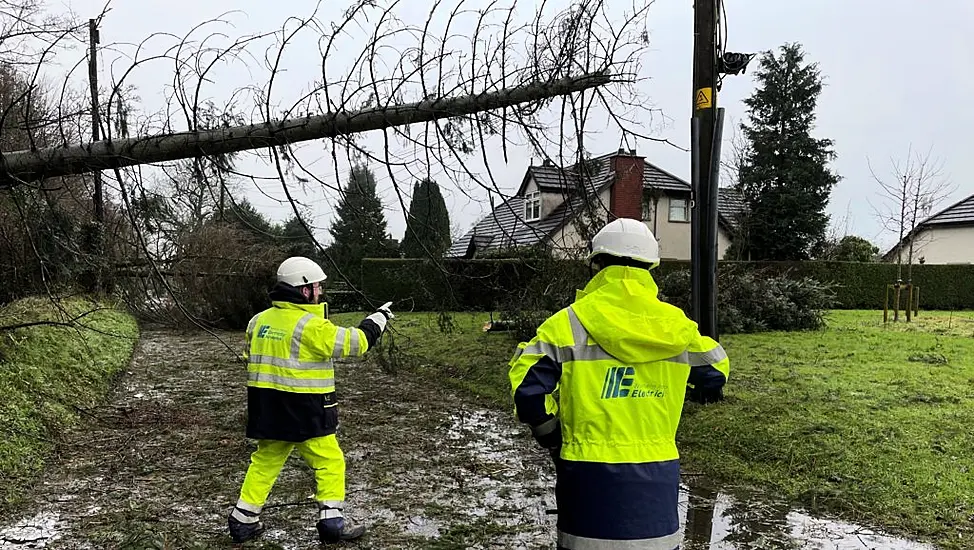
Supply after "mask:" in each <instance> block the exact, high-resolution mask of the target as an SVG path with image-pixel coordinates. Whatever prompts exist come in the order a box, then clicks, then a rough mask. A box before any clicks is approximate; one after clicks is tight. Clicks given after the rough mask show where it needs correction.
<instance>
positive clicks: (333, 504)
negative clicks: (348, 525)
mask: <svg viewBox="0 0 974 550" xmlns="http://www.w3.org/2000/svg"><path fill="white" fill-rule="evenodd" d="M318 507H319V508H336V509H339V510H341V509H342V508H344V507H345V501H344V500H319V501H318Z"/></svg>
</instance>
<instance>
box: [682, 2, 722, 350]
mask: <svg viewBox="0 0 974 550" xmlns="http://www.w3.org/2000/svg"><path fill="white" fill-rule="evenodd" d="M718 2H719V0H695V2H694V4H693V117H692V118H691V121H690V140H691V141H690V147H691V168H690V172H691V177H690V179H691V185H692V193H693V209H692V214H691V226H690V240H691V245H690V246H691V249H692V250H691V253H690V257H691V271H690V285H691V299H692V310H693V311H692V314H693V318H694V320H695V321H696V322H697V324H698V325H699V326H700V332H701V334H704V335H707V336H710V337H711V338H714V339H717V337H718V334H717V177H716V175H717V174H718V173H719V170H716V169H715V166H718V167H719V165H720V149H719V148H720V132H719V126H720V122H721V121H720V120H719V118H720V117H719V116H718V112H717V70H718V69H717V63H718V51H717V9H718ZM715 145H716V150H715Z"/></svg>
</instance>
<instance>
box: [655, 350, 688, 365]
mask: <svg viewBox="0 0 974 550" xmlns="http://www.w3.org/2000/svg"><path fill="white" fill-rule="evenodd" d="M660 361H666V362H667V363H680V364H681V365H686V364H688V363H689V362H690V354H689V353H687V352H685V351H684V352H683V353H681V354H680V355H674V356H673V357H667V358H666V359H660Z"/></svg>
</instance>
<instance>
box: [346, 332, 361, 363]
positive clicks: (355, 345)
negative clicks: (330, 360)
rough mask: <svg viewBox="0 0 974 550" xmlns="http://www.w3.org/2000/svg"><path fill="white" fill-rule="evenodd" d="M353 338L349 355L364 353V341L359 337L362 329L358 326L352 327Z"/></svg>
mask: <svg viewBox="0 0 974 550" xmlns="http://www.w3.org/2000/svg"><path fill="white" fill-rule="evenodd" d="M351 332H352V335H351V336H352V338H351V343H350V344H349V346H348V355H349V356H351V357H358V356H359V355H360V354H361V353H362V342H361V339H360V338H359V334H361V331H360V330H359V329H357V328H353V329H351Z"/></svg>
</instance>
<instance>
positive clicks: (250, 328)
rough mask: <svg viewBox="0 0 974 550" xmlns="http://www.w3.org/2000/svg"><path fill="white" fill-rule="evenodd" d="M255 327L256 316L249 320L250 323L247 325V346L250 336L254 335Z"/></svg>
mask: <svg viewBox="0 0 974 550" xmlns="http://www.w3.org/2000/svg"><path fill="white" fill-rule="evenodd" d="M255 326H257V315H254V316H253V317H251V318H250V322H249V323H247V340H248V342H247V345H248V346H249V345H250V342H249V340H250V336H251V335H252V334H253V333H254V327H255Z"/></svg>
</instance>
